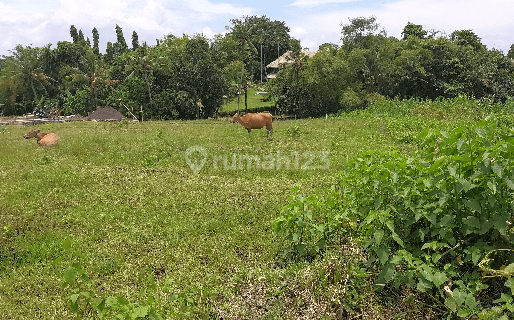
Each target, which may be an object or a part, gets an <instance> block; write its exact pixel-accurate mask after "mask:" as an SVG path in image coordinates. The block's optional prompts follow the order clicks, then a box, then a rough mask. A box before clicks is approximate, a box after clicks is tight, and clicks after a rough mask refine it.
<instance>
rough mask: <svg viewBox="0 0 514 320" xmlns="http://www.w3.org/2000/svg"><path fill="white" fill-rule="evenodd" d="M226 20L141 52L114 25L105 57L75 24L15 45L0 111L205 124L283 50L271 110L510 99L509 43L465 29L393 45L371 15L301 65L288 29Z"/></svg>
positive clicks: (407, 32) (408, 34)
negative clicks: (103, 109) (107, 112)
mask: <svg viewBox="0 0 514 320" xmlns="http://www.w3.org/2000/svg"><path fill="white" fill-rule="evenodd" d="M231 23H232V27H231V28H230V30H227V33H226V34H224V35H217V36H215V37H214V39H211V40H208V39H206V38H205V37H204V36H202V35H194V36H187V35H183V36H182V37H176V36H173V35H168V36H166V37H165V38H164V39H157V44H155V45H153V46H149V45H147V44H146V43H145V42H143V43H142V44H140V43H139V38H138V35H137V33H136V32H135V31H134V32H133V33H132V39H131V40H132V42H131V44H132V47H131V48H129V46H128V45H127V42H126V40H125V38H124V35H123V31H122V28H121V27H120V26H118V25H116V28H115V30H116V36H117V40H116V42H115V43H111V42H108V43H107V46H106V51H105V53H100V50H99V39H100V36H99V34H98V31H97V29H96V28H94V29H93V30H92V36H93V39H92V40H93V41H92V43H91V41H90V39H89V38H85V36H84V34H83V32H82V30H77V28H76V27H75V26H71V27H70V36H71V38H72V41H60V42H58V43H57V45H56V47H55V48H53V49H52V48H51V45H47V46H44V47H32V46H22V45H18V46H16V48H15V49H13V50H12V51H11V54H10V55H8V56H3V58H2V59H1V60H0V112H1V114H3V115H21V114H25V113H31V112H36V113H38V114H41V115H45V114H47V113H48V112H49V110H50V109H58V110H60V112H61V114H81V115H86V114H88V113H90V112H91V111H94V110H95V109H96V107H97V106H106V105H109V106H112V107H114V108H116V109H118V110H119V111H121V112H122V113H126V111H127V109H128V110H130V111H140V110H142V113H141V114H140V116H143V115H144V118H145V119H148V118H151V119H195V118H204V117H210V116H213V115H214V114H215V113H216V112H217V111H219V110H220V108H221V106H222V104H223V101H224V99H231V98H234V97H237V95H238V93H239V92H244V91H245V90H246V86H245V85H243V84H245V83H248V82H259V81H261V79H262V80H265V79H266V69H265V68H264V67H263V66H266V65H267V64H269V63H271V62H272V61H273V60H275V59H276V58H277V57H278V56H280V55H281V54H283V53H285V52H286V51H288V50H290V51H291V53H292V54H291V56H292V65H291V66H290V67H284V68H282V69H281V71H280V72H279V73H278V76H277V78H276V79H273V80H272V81H270V82H268V83H267V86H268V87H267V90H268V91H269V92H270V93H271V94H272V95H273V96H274V99H275V101H276V110H275V112H278V113H284V114H295V115H297V116H299V117H306V116H320V115H325V114H327V113H329V114H332V113H337V112H340V111H341V110H353V109H356V108H365V107H367V106H368V105H369V104H370V103H372V102H373V99H377V98H381V97H385V98H397V97H400V98H407V99H409V98H415V99H437V98H452V97H455V96H459V95H466V96H468V97H474V98H484V97H486V98H490V99H493V100H495V101H506V100H507V99H509V98H510V97H513V96H514V63H513V60H512V58H513V57H514V45H513V48H511V50H510V51H509V52H508V54H507V55H504V54H503V53H502V52H500V51H498V50H495V49H491V50H489V49H487V48H486V46H485V45H483V44H482V43H481V39H480V38H479V37H478V36H477V35H476V34H475V33H473V32H472V31H471V30H462V31H454V32H453V33H451V34H450V35H445V34H442V33H440V32H436V31H425V30H424V29H423V27H422V26H421V25H416V24H413V23H408V24H407V26H405V28H404V29H403V33H402V38H401V39H397V38H394V37H388V36H387V33H386V31H385V30H384V29H383V28H381V26H380V24H378V23H377V22H376V18H375V17H370V18H364V17H359V18H354V19H349V23H348V24H341V26H342V31H341V35H342V36H341V45H340V46H339V45H335V44H323V45H321V46H320V48H319V50H318V52H317V54H316V55H315V56H313V57H311V58H307V57H306V56H305V55H304V54H302V50H301V49H302V48H301V44H300V41H298V40H296V39H293V38H291V37H290V35H289V28H288V27H287V26H286V25H285V23H284V22H281V21H272V20H270V19H269V18H267V17H266V16H245V17H242V18H241V19H233V20H231Z"/></svg>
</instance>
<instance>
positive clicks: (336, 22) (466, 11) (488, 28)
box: [288, 0, 514, 53]
mask: <svg viewBox="0 0 514 320" xmlns="http://www.w3.org/2000/svg"><path fill="white" fill-rule="evenodd" d="M361 16H363V17H370V16H376V17H377V22H378V23H380V24H381V25H382V27H384V28H385V30H386V31H387V33H388V35H389V36H394V37H397V38H400V37H401V33H402V30H403V28H404V27H405V26H406V25H407V23H408V22H412V23H415V24H420V25H422V26H423V28H424V29H425V30H427V31H430V30H438V31H444V32H446V33H451V32H453V31H455V30H467V29H471V30H473V32H474V33H476V34H477V35H478V36H479V37H480V38H482V42H483V43H484V44H485V45H487V47H488V48H490V49H491V48H493V47H496V48H498V49H501V50H503V51H504V52H505V53H506V52H507V51H508V49H509V47H510V45H511V44H512V43H514V34H513V33H512V32H510V30H513V29H514V20H512V16H514V6H513V5H512V3H511V0H490V1H486V2H484V1H481V0H401V1H396V2H388V3H385V4H383V5H380V6H375V7H369V6H367V7H362V8H353V9H350V10H344V9H338V10H330V11H326V12H325V13H318V14H315V15H312V14H309V13H305V14H301V15H298V16H297V17H296V20H295V21H289V22H288V25H289V26H290V28H291V30H294V29H296V28H298V27H302V28H304V29H305V30H307V31H308V33H307V34H302V35H299V38H300V39H301V40H302V46H306V45H308V46H309V47H313V48H314V47H316V48H317V46H319V45H321V44H323V43H326V42H331V43H336V44H337V43H340V38H341V26H340V24H341V23H344V24H346V23H349V21H348V18H355V17H361Z"/></svg>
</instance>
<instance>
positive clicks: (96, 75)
mask: <svg viewBox="0 0 514 320" xmlns="http://www.w3.org/2000/svg"><path fill="white" fill-rule="evenodd" d="M61 73H62V74H63V75H64V76H65V77H66V78H68V79H70V80H71V81H72V83H73V84H78V85H80V84H84V85H86V86H88V87H89V89H90V97H91V102H92V107H93V108H96V107H97V106H98V105H99V102H98V100H99V99H98V91H99V89H100V87H101V85H102V84H106V85H111V84H113V83H114V80H111V79H110V77H109V72H108V69H107V68H106V67H105V66H104V65H103V63H102V61H101V59H99V58H98V57H97V55H96V54H95V53H94V51H93V49H91V48H87V49H86V51H85V55H84V63H83V67H82V68H81V69H79V68H75V67H71V66H66V67H65V68H64V69H62V70H61Z"/></svg>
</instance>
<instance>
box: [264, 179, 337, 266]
mask: <svg viewBox="0 0 514 320" xmlns="http://www.w3.org/2000/svg"><path fill="white" fill-rule="evenodd" d="M298 191H299V188H297V187H296V188H293V189H292V190H291V192H292V193H293V195H291V196H290V197H289V199H288V200H289V204H288V205H287V206H285V207H284V208H282V215H281V216H279V217H278V218H277V219H275V222H274V228H275V235H277V236H282V235H285V238H284V242H285V245H284V257H286V258H293V259H299V258H300V259H307V260H311V259H312V258H313V257H315V256H316V255H317V254H319V253H320V252H322V251H324V250H325V248H326V245H327V243H328V240H329V236H330V237H334V236H335V235H336V230H334V225H338V226H340V223H339V221H337V220H336V219H334V217H333V213H334V212H337V210H336V209H337V208H338V205H339V204H338V203H337V201H336V200H335V199H334V198H329V199H328V200H322V199H321V198H320V197H318V196H317V195H311V196H308V197H307V196H305V195H303V194H300V193H298ZM320 208H323V209H324V210H320Z"/></svg>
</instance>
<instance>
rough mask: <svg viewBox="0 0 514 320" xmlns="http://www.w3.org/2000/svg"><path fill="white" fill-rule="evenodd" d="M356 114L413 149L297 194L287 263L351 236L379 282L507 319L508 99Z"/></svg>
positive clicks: (286, 213) (464, 312) (371, 158)
mask: <svg viewBox="0 0 514 320" xmlns="http://www.w3.org/2000/svg"><path fill="white" fill-rule="evenodd" d="M438 105H440V106H438ZM370 109H374V110H371V111H370ZM454 111H457V112H455V113H454ZM366 114H367V115H366ZM353 116H357V117H363V116H364V117H368V116H373V117H374V118H375V119H376V121H377V122H378V123H379V124H381V125H382V126H383V132H384V133H385V134H388V135H391V137H392V138H393V139H394V140H396V141H398V142H402V143H409V144H411V145H416V147H417V148H416V149H417V150H416V151H414V152H410V153H409V154H408V155H405V154H402V153H397V152H376V151H372V152H366V153H362V154H360V155H359V156H357V157H355V158H354V159H352V160H350V161H349V162H348V164H347V165H346V166H345V169H344V170H343V172H342V173H341V174H340V175H339V176H337V182H336V185H335V187H334V188H333V189H331V190H329V191H328V193H326V194H314V195H309V196H305V195H302V194H298V189H293V191H292V192H293V195H292V196H291V197H290V199H289V201H290V203H289V205H287V206H286V207H284V208H283V211H282V215H281V216H280V217H278V218H277V219H276V220H275V231H276V233H277V234H278V235H280V236H282V237H284V250H283V253H282V255H283V256H284V257H285V258H286V261H288V260H291V259H293V260H294V259H299V260H308V261H311V260H314V259H316V257H319V256H323V255H326V254H328V253H329V252H331V251H332V249H331V248H333V247H336V248H337V247H340V246H342V245H344V244H345V243H347V241H348V239H352V241H351V242H352V243H353V245H354V244H356V243H358V244H359V245H360V246H361V247H362V248H363V250H364V252H365V255H364V257H365V258H363V261H365V266H366V269H367V270H368V271H369V272H370V273H371V274H372V275H373V276H372V279H373V282H374V283H375V284H377V285H378V287H379V288H383V290H403V291H404V292H415V295H416V296H417V297H421V296H422V295H423V294H429V295H430V297H431V299H432V301H433V303H435V304H436V305H437V306H438V308H439V309H440V315H439V317H442V315H446V316H448V318H452V317H455V316H458V317H462V318H466V319H467V318H469V317H471V316H473V315H475V316H478V318H480V319H511V316H512V312H513V311H514V304H513V301H514V300H513V298H514V282H513V281H512V276H513V275H514V255H513V253H514V252H513V250H512V248H513V245H514V229H513V227H512V223H513V219H514V202H513V194H514V170H513V158H512V157H513V156H512V155H514V149H513V142H514V140H513V139H514V131H513V129H512V128H513V127H514V119H513V117H512V109H511V104H510V103H508V104H507V105H506V106H505V105H503V104H501V103H496V104H494V103H492V102H491V101H489V102H486V103H484V102H478V103H477V101H476V100H469V99H467V98H464V97H458V98H455V99H452V100H447V101H445V102H444V103H443V102H442V101H439V102H431V103H420V102H415V101H413V100H409V101H395V102H393V101H383V102H380V103H376V104H375V105H374V106H373V107H371V108H369V109H368V110H366V111H363V112H354V113H353ZM484 117H485V118H486V120H483V121H480V122H479V123H476V122H475V121H468V120H466V121H465V122H464V123H462V124H464V125H462V126H458V127H454V126H451V125H450V126H449V123H450V121H453V120H456V119H465V118H468V119H477V120H478V119H481V118H482V119H483V118H484ZM459 121H461V120H459ZM399 122H401V123H399ZM427 127H428V128H431V129H425V130H423V128H427ZM416 133H420V134H419V135H418V134H416ZM345 308H347V309H348V310H351V309H352V308H353V307H352V306H351V305H347V304H345Z"/></svg>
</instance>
